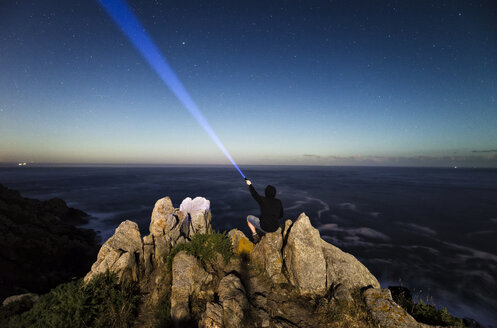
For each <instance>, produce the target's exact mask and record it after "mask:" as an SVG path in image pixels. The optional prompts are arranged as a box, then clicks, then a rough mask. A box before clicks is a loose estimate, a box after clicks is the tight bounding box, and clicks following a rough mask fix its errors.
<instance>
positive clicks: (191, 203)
mask: <svg viewBox="0 0 497 328" xmlns="http://www.w3.org/2000/svg"><path fill="white" fill-rule="evenodd" d="M179 210H180V211H181V212H183V213H184V214H185V216H189V222H188V223H189V226H188V233H186V235H187V236H188V237H189V238H191V237H193V235H195V234H206V233H211V232H212V228H211V219H212V217H211V212H210V202H209V200H207V199H205V198H204V197H195V198H194V199H193V200H192V199H191V198H190V197H187V198H185V199H184V200H183V201H182V202H181V205H180V207H179Z"/></svg>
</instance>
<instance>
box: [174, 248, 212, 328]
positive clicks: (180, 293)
mask: <svg viewBox="0 0 497 328" xmlns="http://www.w3.org/2000/svg"><path fill="white" fill-rule="evenodd" d="M211 280H212V276H211V275H210V274H208V273H207V272H206V271H205V270H204V269H203V268H202V266H201V265H200V264H199V262H198V260H197V259H196V258H195V257H194V256H192V255H190V254H188V253H186V252H185V251H181V252H179V253H178V254H176V256H175V257H174V260H173V265H172V286H171V318H172V319H173V320H174V321H176V322H178V321H185V320H189V319H190V297H191V295H192V294H193V293H196V294H198V293H199V292H200V291H201V290H202V286H203V285H204V284H207V283H209V282H210V281H211Z"/></svg>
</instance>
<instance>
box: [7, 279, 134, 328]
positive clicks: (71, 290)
mask: <svg viewBox="0 0 497 328" xmlns="http://www.w3.org/2000/svg"><path fill="white" fill-rule="evenodd" d="M139 300H140V295H139V290H138V286H137V284H136V283H130V284H123V285H118V284H117V278H116V276H115V275H113V274H109V273H107V274H102V275H99V276H97V277H95V278H94V279H93V280H91V281H90V282H89V283H88V284H86V285H85V284H84V283H83V281H82V280H81V279H80V280H77V281H73V282H70V283H66V284H61V285H59V286H57V287H56V288H55V289H52V290H51V291H50V292H49V293H47V294H45V295H43V296H41V297H40V300H39V301H38V302H37V303H36V304H35V305H34V306H33V308H32V309H31V310H29V311H26V312H24V313H22V314H20V315H16V314H14V315H13V316H11V317H6V318H4V321H3V322H0V326H2V327H9V328H14V327H15V328H17V327H40V328H42V327H53V328H58V327H61V328H62V327H75V328H79V327H102V328H103V327H129V326H130V324H131V323H132V322H133V320H134V319H135V318H136V314H137V310H138V302H139Z"/></svg>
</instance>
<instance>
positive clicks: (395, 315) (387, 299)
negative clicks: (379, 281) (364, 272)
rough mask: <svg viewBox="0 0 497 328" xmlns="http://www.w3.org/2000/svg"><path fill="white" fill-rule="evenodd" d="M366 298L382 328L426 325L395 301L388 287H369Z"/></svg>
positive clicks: (417, 327)
mask: <svg viewBox="0 0 497 328" xmlns="http://www.w3.org/2000/svg"><path fill="white" fill-rule="evenodd" d="M364 300H365V302H366V306H367V308H368V310H369V312H370V313H371V316H372V317H373V319H374V320H375V321H376V322H377V323H378V325H379V326H380V327H382V328H422V327H426V326H425V325H423V324H420V323H418V322H417V321H416V320H415V319H414V318H413V317H411V316H410V315H409V314H408V313H407V312H406V310H404V309H403V308H402V307H400V306H399V305H398V304H397V303H395V302H394V301H393V299H392V295H391V294H390V290H388V289H379V288H369V289H367V290H366V291H364Z"/></svg>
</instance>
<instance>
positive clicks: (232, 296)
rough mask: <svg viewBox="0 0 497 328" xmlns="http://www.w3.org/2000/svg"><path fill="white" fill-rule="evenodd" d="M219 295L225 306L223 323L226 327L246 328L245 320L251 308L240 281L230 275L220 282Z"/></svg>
mask: <svg viewBox="0 0 497 328" xmlns="http://www.w3.org/2000/svg"><path fill="white" fill-rule="evenodd" d="M217 293H218V295H219V300H220V301H221V304H222V306H223V323H224V326H225V327H230V328H238V327H244V324H243V322H244V321H243V318H244V315H245V311H247V310H248V308H249V302H248V300H247V296H246V295H245V287H244V286H243V284H242V282H241V281H240V279H239V278H238V277H237V276H236V275H234V274H232V273H231V274H229V275H227V276H225V277H224V278H223V279H221V281H220V282H219V286H218V290H217Z"/></svg>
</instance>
